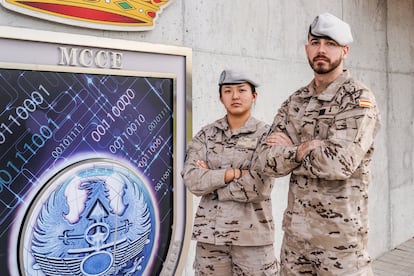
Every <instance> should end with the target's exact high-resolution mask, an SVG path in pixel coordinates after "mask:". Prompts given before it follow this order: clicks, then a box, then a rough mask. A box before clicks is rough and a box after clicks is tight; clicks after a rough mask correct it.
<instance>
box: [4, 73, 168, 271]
mask: <svg viewBox="0 0 414 276" xmlns="http://www.w3.org/2000/svg"><path fill="white" fill-rule="evenodd" d="M174 81H175V79H174V76H172V75H164V76H161V75H158V76H136V75H128V74H122V72H120V73H118V74H117V75H111V74H101V73H99V74H90V73H76V72H58V71H42V70H36V71H34V70H22V69H8V68H6V69H0V95H1V102H0V112H1V113H0V160H1V163H0V206H1V207H0V219H1V220H0V254H1V256H2V257H1V258H0V265H1V267H3V268H5V267H7V271H9V273H10V275H17V274H18V273H19V274H21V275H31V276H32V275H39V276H40V275H158V274H160V271H161V270H162V266H163V263H164V262H165V260H166V257H167V254H168V252H167V251H168V249H169V247H170V237H171V234H172V233H171V232H172V224H173V221H174V208H173V206H174V200H175V195H174V180H173V178H174V177H173V169H174V159H173V153H174V135H173V128H174V125H173V114H174V113H173V105H174ZM2 271H6V270H5V269H3V270H2Z"/></svg>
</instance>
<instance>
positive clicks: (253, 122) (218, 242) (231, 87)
mask: <svg viewBox="0 0 414 276" xmlns="http://www.w3.org/2000/svg"><path fill="white" fill-rule="evenodd" d="M256 87H257V84H256V83H255V82H254V81H252V80H251V79H249V78H246V77H245V76H243V75H242V74H241V73H236V72H233V71H230V70H225V71H223V72H222V73H221V76H220V80H219V92H220V101H221V103H222V104H223V105H224V107H225V109H226V111H227V114H226V116H224V117H223V118H221V119H218V120H217V121H215V122H213V123H212V124H209V125H207V126H205V127H203V128H202V129H201V130H200V131H199V132H198V133H197V134H196V135H195V136H194V138H193V139H192V140H191V142H190V143H189V144H188V148H187V156H186V161H185V164H184V169H183V171H182V176H183V179H184V183H185V185H186V186H187V188H188V189H189V190H190V191H191V192H192V193H193V194H194V195H196V196H201V200H200V203H199V206H198V210H197V213H196V215H195V220H194V227H193V236H192V237H193V239H194V240H196V241H197V246H196V257H195V261H194V269H195V275H220V276H226V275H277V273H278V263H277V259H276V257H275V253H274V247H273V242H274V223H273V215H272V202H271V199H270V194H271V191H272V187H273V181H272V179H271V178H269V177H266V176H263V175H260V174H258V173H257V172H255V171H253V170H251V166H252V160H253V159H254V154H255V150H256V147H257V145H258V143H259V140H260V138H261V137H263V136H264V135H265V134H267V132H268V126H267V125H266V124H265V123H264V122H262V121H259V120H257V119H255V118H254V117H252V116H251V108H252V105H253V103H254V101H255V100H256V98H257V92H256Z"/></svg>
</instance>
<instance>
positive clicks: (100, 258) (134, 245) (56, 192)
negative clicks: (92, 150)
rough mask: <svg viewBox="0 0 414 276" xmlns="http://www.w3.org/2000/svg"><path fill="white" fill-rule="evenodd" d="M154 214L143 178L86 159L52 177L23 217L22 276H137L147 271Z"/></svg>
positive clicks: (122, 168)
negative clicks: (24, 217)
mask: <svg viewBox="0 0 414 276" xmlns="http://www.w3.org/2000/svg"><path fill="white" fill-rule="evenodd" d="M156 217H157V210H156V209H155V208H154V204H153V202H152V197H151V194H150V193H149V190H148V187H147V186H146V183H145V181H144V179H143V178H141V177H140V176H139V175H138V174H137V173H136V172H134V171H133V169H131V168H128V167H126V166H124V165H121V164H120V163H117V162H113V161H111V160H102V159H89V160H84V161H81V162H78V163H75V164H72V165H70V166H69V167H68V168H66V169H64V171H63V172H61V173H59V174H57V175H56V176H54V177H52V179H51V180H50V181H49V183H47V185H45V188H44V189H43V190H42V192H40V193H39V194H38V195H37V196H36V198H35V200H34V201H33V203H32V206H31V207H30V208H29V211H28V213H26V219H25V221H24V223H23V228H22V232H21V233H22V236H21V237H20V248H19V252H20V254H19V255H20V260H21V261H22V263H21V264H20V271H21V272H22V274H24V275H88V276H98V275H142V274H145V273H144V272H145V270H146V268H147V267H150V266H151V261H152V260H151V257H149V256H151V254H148V253H151V252H152V250H153V249H154V246H155V240H156V237H157V235H158V234H157V228H159V227H158V226H157V225H156V224H157V223H156V221H157V219H156Z"/></svg>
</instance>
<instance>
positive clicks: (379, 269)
mask: <svg viewBox="0 0 414 276" xmlns="http://www.w3.org/2000/svg"><path fill="white" fill-rule="evenodd" d="M373 269H374V274H375V276H411V275H414V238H411V239H409V240H408V241H406V242H404V243H402V244H400V245H399V246H397V247H396V248H394V249H392V250H390V251H388V252H386V253H385V254H383V255H381V256H380V257H378V258H377V259H376V260H374V262H373Z"/></svg>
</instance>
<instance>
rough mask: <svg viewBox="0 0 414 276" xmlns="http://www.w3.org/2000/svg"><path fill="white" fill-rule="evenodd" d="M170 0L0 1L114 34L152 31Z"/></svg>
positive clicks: (29, 12)
mask: <svg viewBox="0 0 414 276" xmlns="http://www.w3.org/2000/svg"><path fill="white" fill-rule="evenodd" d="M172 1H173V0H0V3H1V4H2V5H3V6H4V7H5V8H7V9H10V10H13V11H15V12H19V13H23V14H26V15H29V16H33V17H37V18H41V19H45V20H49V21H54V22H59V23H63V24H68V25H74V26H80V27H86V28H93V29H103V30H118V31H144V30H150V29H152V28H154V24H155V21H156V19H157V18H158V16H159V14H160V13H161V12H162V10H163V9H164V8H165V7H167V6H168V5H169V4H170V3H171V2H172Z"/></svg>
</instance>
